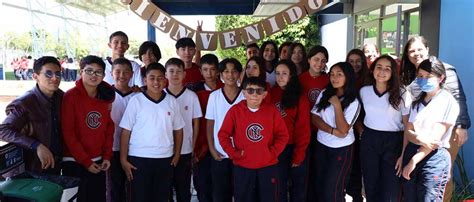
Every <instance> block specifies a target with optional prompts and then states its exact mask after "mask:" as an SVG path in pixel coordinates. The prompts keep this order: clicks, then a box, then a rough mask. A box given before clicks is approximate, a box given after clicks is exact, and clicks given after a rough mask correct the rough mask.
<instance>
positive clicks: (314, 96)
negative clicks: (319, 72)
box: [308, 88, 321, 103]
mask: <svg viewBox="0 0 474 202" xmlns="http://www.w3.org/2000/svg"><path fill="white" fill-rule="evenodd" d="M319 93H321V90H319V89H317V88H313V89H311V90H309V92H308V98H309V101H310V102H311V103H314V102H316V99H318V96H319Z"/></svg>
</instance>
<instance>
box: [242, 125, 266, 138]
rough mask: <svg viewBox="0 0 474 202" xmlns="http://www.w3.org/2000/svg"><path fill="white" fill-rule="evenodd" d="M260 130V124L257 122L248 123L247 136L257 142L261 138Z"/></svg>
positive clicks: (261, 128)
mask: <svg viewBox="0 0 474 202" xmlns="http://www.w3.org/2000/svg"><path fill="white" fill-rule="evenodd" d="M262 130H263V127H262V125H260V124H258V123H252V124H250V125H249V126H248V127H247V130H246V135H247V138H248V139H249V140H250V141H252V142H259V141H260V140H262V139H263V135H262Z"/></svg>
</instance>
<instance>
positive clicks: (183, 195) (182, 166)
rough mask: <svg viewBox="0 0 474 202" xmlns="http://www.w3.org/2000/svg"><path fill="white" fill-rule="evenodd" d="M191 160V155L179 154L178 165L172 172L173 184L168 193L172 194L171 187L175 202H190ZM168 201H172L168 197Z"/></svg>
mask: <svg viewBox="0 0 474 202" xmlns="http://www.w3.org/2000/svg"><path fill="white" fill-rule="evenodd" d="M191 158H192V154H181V157H180V158H179V161H178V165H176V167H175V168H174V171H173V183H172V187H170V192H171V193H173V187H174V190H175V191H176V201H178V202H189V201H191ZM170 197H171V198H170V201H173V198H172V196H170Z"/></svg>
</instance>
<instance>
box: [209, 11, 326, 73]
mask: <svg viewBox="0 0 474 202" xmlns="http://www.w3.org/2000/svg"><path fill="white" fill-rule="evenodd" d="M262 19H264V18H255V17H252V16H248V15H225V16H216V30H217V31H225V30H230V29H235V28H240V27H243V26H246V25H250V24H252V23H255V22H258V21H260V20H262ZM319 36H320V34H319V26H318V23H317V16H316V15H313V16H311V17H310V16H306V17H304V18H303V19H301V20H300V21H298V22H297V23H294V24H290V25H287V26H286V27H285V29H283V30H282V31H280V32H277V33H275V34H273V35H271V36H267V37H265V38H264V39H263V40H261V41H266V40H273V41H275V42H276V43H277V44H281V43H283V42H286V41H292V42H293V41H295V42H296V41H297V42H300V43H302V44H303V45H305V46H306V47H311V46H314V45H317V44H320V37H319ZM261 41H260V42H259V43H258V44H259V45H260V44H261ZM216 53H217V55H218V56H219V57H220V58H227V57H234V58H236V59H238V60H239V61H240V62H242V64H244V62H246V60H247V59H246V55H245V45H244V44H242V45H241V46H240V47H238V48H233V49H225V50H223V49H220V47H218V49H217V50H216Z"/></svg>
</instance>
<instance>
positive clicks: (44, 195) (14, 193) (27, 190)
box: [0, 179, 63, 202]
mask: <svg viewBox="0 0 474 202" xmlns="http://www.w3.org/2000/svg"><path fill="white" fill-rule="evenodd" d="M0 192H1V193H2V195H3V197H4V199H5V200H6V201H12V200H13V201H14V200H21V201H25V200H26V201H29V200H31V201H35V202H55V201H60V200H61V195H62V194H63V188H62V187H61V186H60V185H58V184H55V183H52V182H48V181H44V180H38V179H10V180H6V181H2V182H0Z"/></svg>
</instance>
